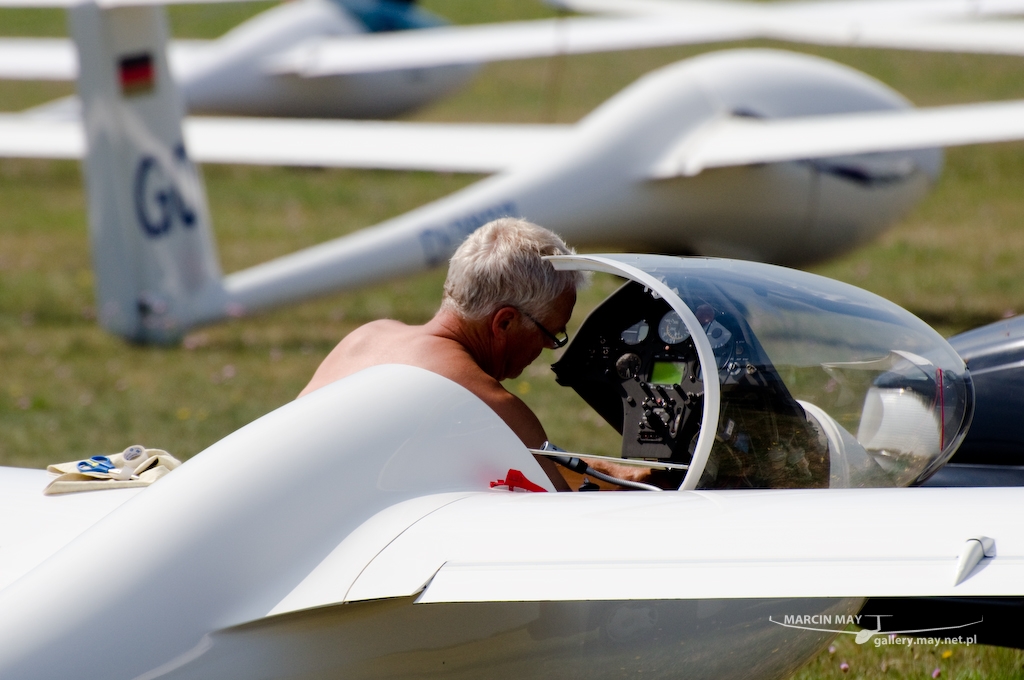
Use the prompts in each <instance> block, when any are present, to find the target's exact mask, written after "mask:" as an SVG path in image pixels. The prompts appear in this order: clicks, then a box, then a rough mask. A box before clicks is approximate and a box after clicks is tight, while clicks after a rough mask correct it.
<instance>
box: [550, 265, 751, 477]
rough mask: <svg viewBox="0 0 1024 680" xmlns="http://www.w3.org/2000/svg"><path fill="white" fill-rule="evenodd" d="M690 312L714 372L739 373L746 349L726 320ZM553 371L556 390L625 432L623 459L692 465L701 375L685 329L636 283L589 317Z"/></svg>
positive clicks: (707, 311)
mask: <svg viewBox="0 0 1024 680" xmlns="http://www.w3.org/2000/svg"><path fill="white" fill-rule="evenodd" d="M695 314H697V317H698V320H699V321H700V322H701V323H702V325H703V326H704V330H705V332H706V333H707V334H708V339H709V340H710V341H711V343H712V347H713V348H714V349H715V357H716V361H717V363H718V368H719V370H720V371H724V372H725V373H726V374H729V373H732V372H735V373H741V372H742V371H743V366H745V364H742V365H741V363H740V361H742V357H743V356H744V352H745V349H744V343H743V342H742V341H741V340H740V339H739V336H740V333H739V331H738V329H730V328H729V320H728V318H727V317H728V315H726V314H725V313H724V312H721V311H718V310H716V309H715V308H714V307H713V306H711V305H710V304H706V305H701V306H700V307H698V309H697V310H696V312H695ZM738 357H739V358H740V361H738V360H737V358H738ZM552 368H553V369H554V370H555V373H556V375H557V376H558V382H559V383H560V384H562V385H567V386H570V387H573V388H574V389H576V391H577V392H579V393H580V395H581V396H582V397H583V398H584V399H585V400H587V402H588V403H589V404H590V405H591V406H593V407H594V409H595V410H597V411H598V413H600V414H601V415H602V416H604V417H605V419H606V420H608V422H609V423H611V424H612V425H613V426H614V427H616V429H618V430H619V431H620V432H621V433H622V456H623V457H624V458H649V459H660V460H666V459H667V460H672V461H674V462H686V461H688V460H689V458H690V455H691V453H692V450H693V446H694V444H695V441H696V435H697V433H698V432H699V430H700V419H701V417H702V414H703V403H704V384H703V377H702V376H701V370H700V362H699V360H698V358H697V349H696V345H695V344H694V341H693V338H692V337H691V335H690V331H689V329H688V328H687V327H686V324H685V323H684V322H683V320H682V318H680V316H679V314H678V313H677V312H675V311H674V310H673V309H672V308H671V307H669V305H668V303H666V302H665V301H664V300H662V299H660V298H658V297H654V296H652V295H651V294H650V293H649V292H647V291H646V290H645V289H644V288H643V287H642V286H640V285H639V284H636V283H628V284H626V285H624V286H623V287H622V288H620V289H619V290H618V291H617V292H616V293H614V294H613V295H612V296H611V297H609V299H608V300H606V301H605V302H604V304H602V305H601V306H600V307H598V308H597V309H596V310H594V312H593V313H592V314H591V315H590V317H588V318H587V320H586V321H585V322H584V324H583V326H582V327H581V328H580V330H579V331H578V333H577V334H576V338H575V339H574V340H573V343H572V344H571V345H570V347H569V348H567V350H566V353H565V355H564V356H563V358H562V360H561V361H559V362H558V363H556V364H555V365H554V366H553V367H552Z"/></svg>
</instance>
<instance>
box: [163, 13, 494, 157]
mask: <svg viewBox="0 0 1024 680" xmlns="http://www.w3.org/2000/svg"><path fill="white" fill-rule="evenodd" d="M366 32H367V28H366V26H364V25H363V24H362V23H361V22H360V21H359V20H358V19H357V18H356V17H355V16H353V15H352V14H351V13H349V12H348V11H346V10H345V9H344V8H343V7H341V6H340V5H339V4H337V3H335V2H332V1H331V0H301V1H299V2H290V3H285V4H283V5H279V6H277V7H274V8H272V9H270V10H267V11H266V12H263V13H262V14H259V15H257V16H256V17H254V18H253V19H250V20H249V21H247V22H245V23H243V24H241V25H240V26H238V27H236V28H234V29H233V30H231V31H229V32H228V33H227V34H225V35H224V36H223V37H222V38H220V39H218V40H216V41H214V42H212V43H211V44H210V45H209V46H206V47H203V48H202V50H201V52H200V53H199V54H196V55H195V56H193V57H192V58H191V59H188V60H173V61H172V66H174V67H175V68H174V69H173V70H174V75H175V78H176V79H177V80H178V83H179V85H180V87H181V89H182V93H183V95H184V98H185V104H186V108H187V110H188V111H189V112H190V113H194V114H204V113H205V114H235V115H246V116H284V117H292V116H294V117H307V118H314V117H315V118H390V117H392V116H396V115H398V114H400V113H404V112H405V111H409V110H411V109H414V108H417V107H419V106H423V105H425V104H427V103H429V102H432V101H434V100H435V99H438V98H440V97H443V96H445V95H448V94H450V93H452V92H453V91H455V90H456V89H458V88H459V87H461V86H463V85H464V84H465V83H466V81H467V80H468V79H469V78H470V77H471V76H472V75H473V74H474V73H475V72H476V68H477V67H476V66H475V65H472V64H470V65H454V66H441V67H433V68H423V69H407V70H402V71H381V72H376V73H365V74H355V75H331V76H321V77H312V78H308V77H304V76H301V75H297V74H295V73H276V72H275V71H274V70H273V68H272V61H271V60H272V57H274V56H275V55H277V54H280V53H281V52H283V51H285V50H287V49H289V48H292V47H295V46H298V45H300V44H302V43H303V42H305V41H307V40H313V39H317V38H327V37H338V36H356V35H361V34H364V33H366ZM254 143H258V142H257V140H254Z"/></svg>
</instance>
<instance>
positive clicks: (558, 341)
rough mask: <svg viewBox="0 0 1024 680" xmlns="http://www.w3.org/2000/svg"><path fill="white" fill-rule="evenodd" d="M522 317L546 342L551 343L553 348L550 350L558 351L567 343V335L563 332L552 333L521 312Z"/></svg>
mask: <svg viewBox="0 0 1024 680" xmlns="http://www.w3.org/2000/svg"><path fill="white" fill-rule="evenodd" d="M519 311H520V312H523V310H521V309H520V310H519ZM523 316H525V317H526V318H527V319H529V320H530V321H532V322H533V325H535V326H536V327H537V328H539V329H540V332H541V333H543V334H544V335H546V336H547V338H548V340H550V341H551V343H552V344H553V345H554V347H552V348H551V349H559V348H560V347H565V345H566V343H567V342H569V334H568V333H566V332H565V331H559V332H558V333H552V332H551V331H549V330H548V329H547V328H545V327H544V324H542V323H541V322H540V321H537V320H536V319H534V318H533V317H532V316H530V315H529V314H527V313H526V312H523Z"/></svg>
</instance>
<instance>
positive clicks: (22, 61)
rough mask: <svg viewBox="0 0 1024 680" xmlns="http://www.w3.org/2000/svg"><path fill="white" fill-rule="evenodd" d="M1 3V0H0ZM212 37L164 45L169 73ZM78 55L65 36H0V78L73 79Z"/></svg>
mask: <svg viewBox="0 0 1024 680" xmlns="http://www.w3.org/2000/svg"><path fill="white" fill-rule="evenodd" d="M0 2H2V0H0ZM214 42H215V41H212V40H174V41H171V43H170V45H169V46H168V59H169V61H170V64H171V72H172V73H174V74H175V75H181V74H183V73H187V72H188V71H189V70H190V69H191V68H194V65H195V64H196V63H197V62H198V61H200V60H201V59H203V58H205V57H206V56H207V55H208V54H209V51H210V46H211V45H213V44H214ZM77 77H78V54H77V53H76V52H75V45H74V43H72V42H71V40H69V39H67V38H0V79H6V80H74V79H75V78H77Z"/></svg>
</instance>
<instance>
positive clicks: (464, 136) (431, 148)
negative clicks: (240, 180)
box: [0, 114, 573, 173]
mask: <svg viewBox="0 0 1024 680" xmlns="http://www.w3.org/2000/svg"><path fill="white" fill-rule="evenodd" d="M572 130H573V128H572V126H568V125H459V124H445V123H436V124H430V123H393V122H375V121H374V122H364V121H333V120H327V121H321V120H290V119H266V118H263V119H261V118H189V119H186V120H185V129H184V132H185V141H186V144H187V147H188V149H189V155H190V156H191V157H192V159H193V160H195V161H199V162H202V163H240V164H252V165H296V166H314V167H344V168H379V169H389V170H432V171H439V172H472V173H493V172H501V171H503V170H507V169H510V168H513V167H516V166H518V165H522V164H525V163H529V162H531V161H534V160H536V159H537V158H540V157H543V156H545V155H548V154H551V153H555V152H557V149H558V148H559V147H560V146H561V145H562V144H564V143H565V142H566V140H567V139H568V138H569V136H570V135H571V133H572ZM84 150H85V139H84V136H83V134H82V128H81V124H80V123H78V122H77V121H63V120H50V119H46V118H43V117H38V118H37V117H33V116H28V115H25V114H6V115H5V114H0V156H6V157H13V158H53V159H62V158H63V159H76V158H81V157H82V155H83V153H84Z"/></svg>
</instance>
